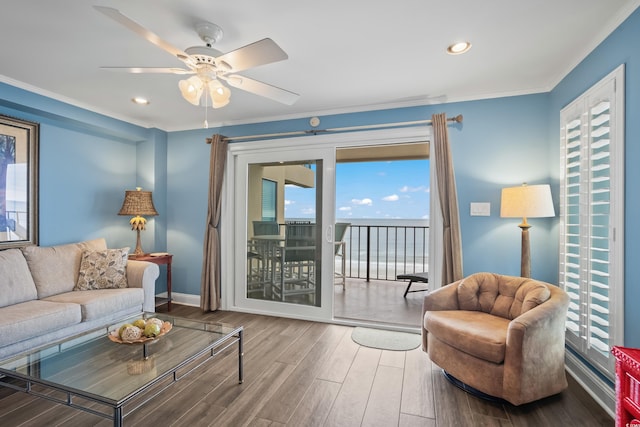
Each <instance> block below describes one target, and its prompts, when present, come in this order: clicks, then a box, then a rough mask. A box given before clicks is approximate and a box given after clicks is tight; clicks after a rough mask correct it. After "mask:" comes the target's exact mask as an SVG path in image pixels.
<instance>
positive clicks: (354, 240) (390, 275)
mask: <svg viewBox="0 0 640 427" xmlns="http://www.w3.org/2000/svg"><path fill="white" fill-rule="evenodd" d="M345 241H346V243H347V257H346V263H347V265H346V275H347V277H350V278H360V279H366V280H367V281H368V280H370V279H376V280H396V276H397V275H398V274H411V273H418V272H424V271H427V269H428V265H429V257H428V252H429V227H428V226H394V225H351V226H350V227H349V229H348V230H347V233H346V236H345Z"/></svg>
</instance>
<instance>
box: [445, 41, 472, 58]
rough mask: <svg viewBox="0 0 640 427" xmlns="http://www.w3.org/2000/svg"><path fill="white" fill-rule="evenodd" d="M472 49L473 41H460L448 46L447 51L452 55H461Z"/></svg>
mask: <svg viewBox="0 0 640 427" xmlns="http://www.w3.org/2000/svg"><path fill="white" fill-rule="evenodd" d="M469 49H471V43H469V42H458V43H454V44H452V45H451V46H449V47H448V48H447V53H449V54H451V55H460V54H461V53H465V52H468V51H469Z"/></svg>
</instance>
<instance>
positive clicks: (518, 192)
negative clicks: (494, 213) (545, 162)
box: [500, 183, 556, 277]
mask: <svg viewBox="0 0 640 427" xmlns="http://www.w3.org/2000/svg"><path fill="white" fill-rule="evenodd" d="M555 215H556V213H555V210H554V209H553V200H552V199H551V187H549V185H527V184H526V183H525V184H522V185H521V186H519V187H508V188H503V189H502V197H501V201H500V216H501V217H503V218H522V224H520V225H518V227H520V228H521V229H522V253H521V259H520V275H521V276H522V277H531V254H530V249H529V228H531V225H529V224H528V223H527V218H543V217H552V216H555Z"/></svg>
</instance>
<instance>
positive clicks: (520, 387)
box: [504, 285, 569, 405]
mask: <svg viewBox="0 0 640 427" xmlns="http://www.w3.org/2000/svg"><path fill="white" fill-rule="evenodd" d="M547 286H548V287H549V289H550V291H551V296H550V298H549V299H548V300H547V301H545V302H544V303H542V304H540V305H538V306H536V307H534V308H532V309H531V310H529V311H527V312H525V313H523V314H521V315H520V316H518V317H516V318H515V319H513V320H512V321H511V322H510V323H509V327H508V330H507V342H506V351H505V360H504V390H505V395H507V396H518V397H519V399H517V401H511V400H510V401H511V403H513V404H514V405H518V404H521V403H525V402H530V401H532V400H536V399H538V398H539V397H540V396H550V395H552V394H556V393H559V392H561V391H562V390H564V389H565V388H566V387H567V380H566V376H565V366H564V357H565V323H566V317H567V309H568V307H569V297H568V295H567V294H566V293H565V292H564V291H562V290H561V289H560V288H558V287H556V286H553V285H547Z"/></svg>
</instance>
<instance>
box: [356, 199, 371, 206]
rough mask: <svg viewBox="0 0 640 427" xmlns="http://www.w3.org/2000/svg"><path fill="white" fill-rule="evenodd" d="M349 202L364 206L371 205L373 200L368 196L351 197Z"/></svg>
mask: <svg viewBox="0 0 640 427" xmlns="http://www.w3.org/2000/svg"><path fill="white" fill-rule="evenodd" d="M351 203H353V204H354V205H366V206H371V205H373V200H371V199H369V198H364V199H351Z"/></svg>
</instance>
